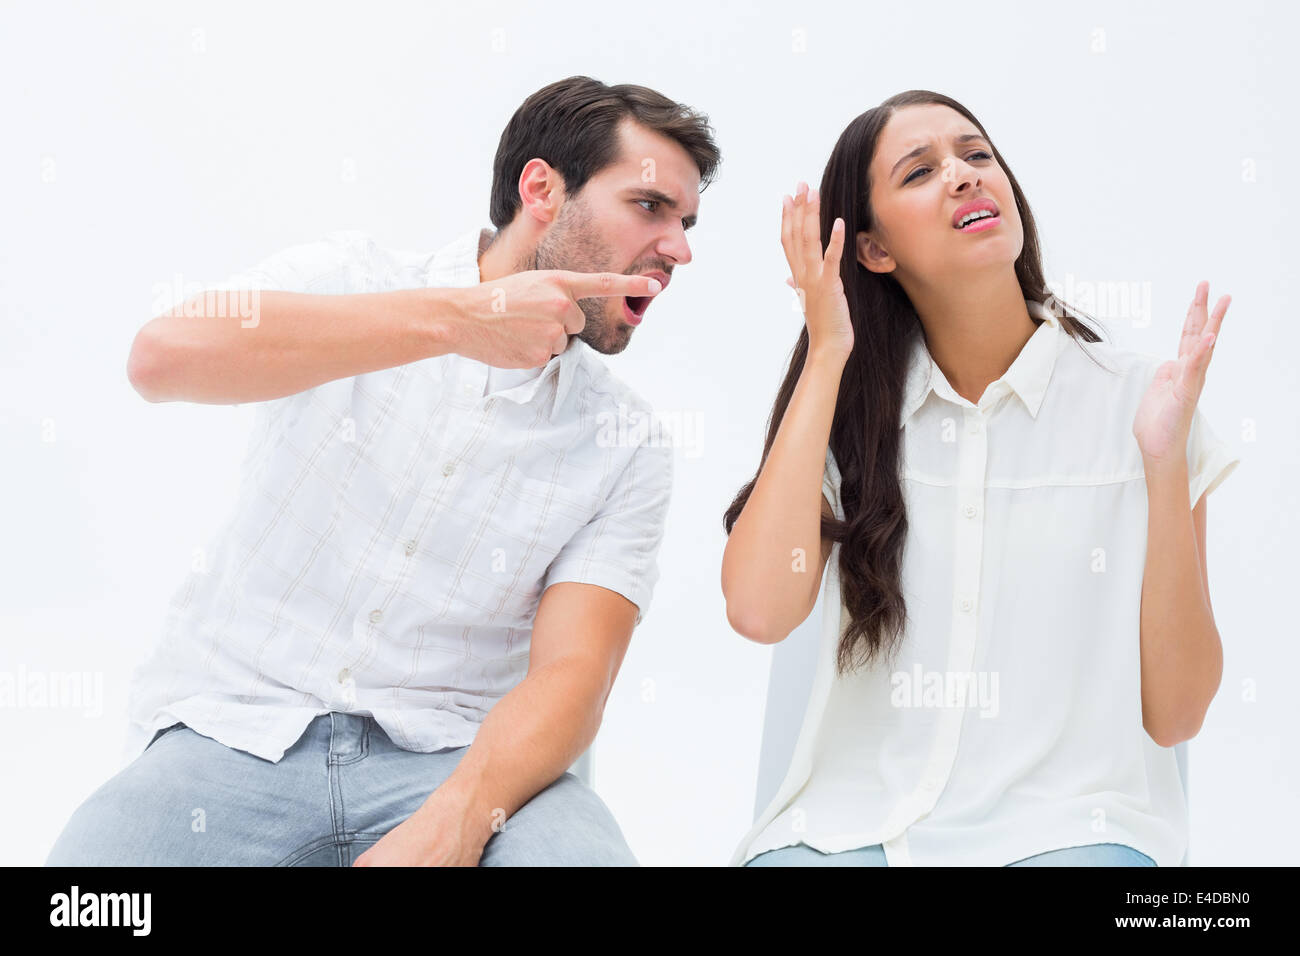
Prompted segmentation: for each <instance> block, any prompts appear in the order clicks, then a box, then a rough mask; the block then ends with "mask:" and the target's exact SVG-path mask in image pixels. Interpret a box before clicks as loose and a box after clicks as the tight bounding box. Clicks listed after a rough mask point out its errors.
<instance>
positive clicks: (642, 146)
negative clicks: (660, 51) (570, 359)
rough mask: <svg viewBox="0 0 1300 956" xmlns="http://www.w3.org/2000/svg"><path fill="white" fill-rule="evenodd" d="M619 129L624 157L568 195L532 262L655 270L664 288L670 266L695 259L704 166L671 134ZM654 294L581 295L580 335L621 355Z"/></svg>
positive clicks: (577, 268) (630, 126)
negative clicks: (692, 231)
mask: <svg viewBox="0 0 1300 956" xmlns="http://www.w3.org/2000/svg"><path fill="white" fill-rule="evenodd" d="M619 133H620V140H621V142H622V152H621V154H620V157H619V159H618V160H617V161H616V162H613V163H611V164H609V165H608V166H606V167H605V168H604V169H602V170H601V171H600V172H598V173H596V174H595V175H594V176H592V177H591V178H590V179H589V180H587V182H586V184H585V185H584V186H583V187H582V190H581V191H580V192H579V193H578V194H577V195H576V196H570V197H567V198H566V199H565V201H564V204H563V205H562V206H561V207H560V211H559V213H558V214H557V215H556V217H555V221H554V222H553V223H552V224H551V226H550V228H549V229H547V231H546V233H545V234H544V235H543V236H542V238H541V241H540V242H539V243H538V246H537V257H536V266H535V267H536V268H538V269H568V270H571V271H574V272H621V273H624V274H627V275H653V276H655V277H656V278H657V279H658V280H659V281H660V282H661V283H662V284H663V286H664V288H665V289H667V287H668V280H669V278H670V277H671V276H672V273H673V269H674V268H675V267H676V266H678V265H680V264H682V263H686V262H690V261H691V249H690V245H689V244H688V243H687V241H686V230H687V229H689V228H690V227H691V226H692V225H694V224H695V217H696V214H697V211H698V209H699V204H700V200H699V192H700V172H699V169H698V168H697V167H696V165H695V162H694V161H693V160H692V159H691V157H690V154H689V153H687V152H686V150H685V149H684V148H683V147H682V146H681V145H680V144H679V143H677V142H676V141H674V140H672V139H669V138H668V137H666V136H663V135H661V134H659V133H655V132H653V131H651V130H648V129H646V128H645V127H643V126H641V125H639V124H637V123H635V122H633V121H631V120H628V119H625V120H624V121H623V123H622V125H621V126H620V128H619ZM661 294H662V293H661ZM651 301H652V299H651V298H645V299H627V298H624V297H622V296H610V297H605V298H594V299H579V300H578V306H579V308H581V309H582V311H583V314H584V315H585V316H586V320H587V322H586V325H585V326H584V328H583V330H582V331H581V332H579V333H578V337H579V338H580V339H582V340H583V341H584V342H586V343H587V344H588V345H590V346H591V347H592V348H593V349H595V350H596V351H597V352H601V353H603V354H605V355H614V354H617V353H619V352H621V351H623V349H625V348H626V347H627V343H628V340H629V339H631V337H632V330H633V329H634V328H636V326H637V325H639V324H640V323H641V319H642V317H644V315H645V314H646V312H647V311H648V310H649V307H650V303H651Z"/></svg>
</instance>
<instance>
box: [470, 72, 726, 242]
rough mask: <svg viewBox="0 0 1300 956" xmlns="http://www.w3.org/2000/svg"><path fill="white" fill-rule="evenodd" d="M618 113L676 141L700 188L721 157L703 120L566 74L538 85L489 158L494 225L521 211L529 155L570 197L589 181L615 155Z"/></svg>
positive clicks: (624, 88) (639, 92)
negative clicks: (542, 163) (544, 164)
mask: <svg viewBox="0 0 1300 956" xmlns="http://www.w3.org/2000/svg"><path fill="white" fill-rule="evenodd" d="M624 117H631V118H632V119H633V120H635V121H636V122H637V123H639V124H641V125H642V126H644V127H646V128H647V129H650V130H653V131H654V132H656V133H659V134H661V135H663V136H667V137H668V138H670V139H673V140H676V141H677V142H678V143H680V144H681V145H682V147H683V148H684V149H685V150H686V152H687V153H689V154H690V157H691V159H693V160H694V161H695V165H696V166H698V167H699V170H700V191H701V192H703V191H704V187H706V186H707V185H708V184H709V183H710V182H711V181H712V180H713V177H714V175H715V174H716V172H717V168H718V164H719V162H720V161H721V159H722V157H721V154H720V153H719V152H718V147H717V145H716V144H715V143H714V141H713V130H712V128H711V127H710V126H709V120H708V117H707V116H705V115H703V114H701V113H697V112H695V111H694V110H692V109H691V108H690V107H687V106H684V105H682V104H681V103H675V102H673V101H672V100H670V99H668V98H667V97H666V96H663V95H662V94H660V93H656V92H655V91H654V90H651V89H647V88H646V87H644V86H634V85H632V84H628V83H623V84H620V85H618V86H607V85H606V84H604V83H602V82H600V81H599V80H594V79H592V78H591V77H589V76H571V77H569V78H568V79H564V80H557V81H556V82H554V83H552V84H550V85H549V86H544V87H542V89H540V90H538V91H537V92H536V93H534V94H532V95H531V96H530V97H528V99H526V100H524V102H523V105H521V106H520V107H519V109H517V110H515V115H514V116H512V117H510V122H509V123H508V124H507V125H506V128H505V132H503V133H502V134H501V142H500V143H499V144H498V146H497V155H496V159H495V160H494V161H493V163H492V209H491V218H492V225H494V226H496V227H497V229H502V228H504V227H505V226H507V225H509V224H510V222H511V221H512V220H513V219H514V218H515V213H516V212H518V211H519V206H520V202H519V177H520V175H521V174H522V173H523V170H524V166H525V165H526V164H527V163H528V161H529V160H530V159H542V160H545V161H546V162H547V163H549V164H550V165H551V166H552V167H553V168H554V169H556V170H558V171H559V173H560V175H561V176H563V177H564V189H565V192H566V193H567V194H568V195H569V196H573V195H576V194H577V193H578V192H579V191H580V190H581V189H582V187H583V186H584V185H585V184H586V182H587V180H588V179H590V178H591V177H592V176H594V175H595V174H596V173H598V172H600V170H602V169H604V168H605V167H606V166H608V165H609V164H610V163H613V162H616V161H617V160H618V159H619V146H620V144H619V139H618V127H619V123H620V122H621V121H622V120H623V118H624Z"/></svg>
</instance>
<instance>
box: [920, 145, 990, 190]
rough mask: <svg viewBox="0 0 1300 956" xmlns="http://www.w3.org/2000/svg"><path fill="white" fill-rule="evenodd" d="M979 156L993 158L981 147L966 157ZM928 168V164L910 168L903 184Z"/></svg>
mask: <svg viewBox="0 0 1300 956" xmlns="http://www.w3.org/2000/svg"><path fill="white" fill-rule="evenodd" d="M979 157H982V158H984V159H992V158H993V157H992V156H990V155H989V154H988V153H986V152H984V150H982V149H980V150H976V151H975V152H973V153H971V154H970V155H969V156H967V157H966V158H967V159H976V158H979ZM929 168H930V167H929V166H917V167H916V169H914V170H912V171H911V172H910V173H908V174H907V178H906V179H904V180H903V185H907V184H908V183H910V182H911V181H912V180H913V179H915V178H916V174H917V173H921V172H925V171H927V170H928V169H929Z"/></svg>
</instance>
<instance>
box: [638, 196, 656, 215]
mask: <svg viewBox="0 0 1300 956" xmlns="http://www.w3.org/2000/svg"><path fill="white" fill-rule="evenodd" d="M636 201H637V202H639V203H643V202H648V203H649V204H650V205H652V206H654V207H655V209H658V208H659V200H658V199H638V200H636ZM654 211H655V210H654V209H647V210H646V212H654Z"/></svg>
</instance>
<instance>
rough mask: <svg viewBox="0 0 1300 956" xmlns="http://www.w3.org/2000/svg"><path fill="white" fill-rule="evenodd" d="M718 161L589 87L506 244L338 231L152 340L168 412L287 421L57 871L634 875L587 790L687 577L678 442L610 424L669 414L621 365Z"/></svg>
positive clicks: (182, 597) (214, 295)
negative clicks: (670, 585) (617, 712)
mask: <svg viewBox="0 0 1300 956" xmlns="http://www.w3.org/2000/svg"><path fill="white" fill-rule="evenodd" d="M718 162H719V154H718V150H717V147H716V146H715V145H714V142H713V140H712V136H711V131H710V129H709V126H708V123H707V119H706V118H705V117H703V116H700V115H697V114H695V113H693V112H692V111H690V110H689V109H687V108H685V107H683V106H681V105H680V104H677V103H674V102H672V101H671V100H668V99H666V98H665V97H663V96H661V95H660V94H658V93H656V92H654V91H652V90H648V89H645V88H644V87H638V86H630V85H622V86H614V87H609V86H606V85H605V84H603V83H600V82H598V81H596V80H593V79H591V78H588V77H571V78H569V79H566V80H562V81H559V82H557V83H553V84H551V85H550V86H547V87H545V88H544V89H542V90H540V91H538V92H537V93H535V94H533V95H532V96H530V97H529V98H528V99H527V100H526V101H525V102H524V103H523V105H522V106H521V107H520V108H519V110H518V111H517V112H516V113H515V115H514V117H513V118H512V119H511V121H510V123H509V125H508V126H507V127H506V130H505V132H504V134H503V135H502V138H501V142H500V145H499V147H498V150H497V155H496V160H495V163H494V169H493V185H492V199H491V221H492V224H493V226H494V227H496V231H495V232H494V231H493V230H491V229H482V230H479V229H475V230H474V231H473V232H471V233H468V234H466V235H464V236H462V237H461V238H460V239H459V240H457V241H456V242H454V243H452V244H451V245H449V246H447V247H445V248H444V249H442V250H440V251H439V252H437V253H436V254H434V255H432V256H430V255H428V254H414V253H408V252H399V251H395V250H390V249H384V248H381V247H379V246H377V245H376V244H375V243H374V242H373V241H372V240H371V239H370V238H369V237H367V236H365V235H361V234H359V233H335V234H333V235H331V236H330V237H328V238H326V239H325V240H322V241H319V242H314V243H308V244H305V245H302V246H296V247H293V248H290V249H287V250H285V251H283V252H281V253H279V254H277V255H275V256H272V257H271V258H270V259H268V260H266V261H265V262H263V263H262V264H260V265H259V266H258V267H257V268H256V269H254V270H253V271H252V272H250V273H245V274H242V275H238V276H235V277H234V278H233V279H232V280H231V281H230V282H228V283H226V284H224V286H222V287H219V288H217V289H214V290H209V291H208V292H206V293H204V294H203V295H202V296H201V297H199V298H200V299H201V300H202V301H196V300H191V301H190V302H187V303H186V304H185V305H184V306H181V307H178V308H177V309H174V310H173V311H172V312H171V313H168V314H165V315H160V316H158V317H157V318H155V319H153V320H152V321H150V322H149V323H148V324H147V325H145V326H144V328H142V329H141V331H140V333H139V334H138V335H137V337H136V341H135V343H134V344H133V347H132V351H131V356H130V359H129V362H128V374H129V376H130V379H131V381H132V383H133V385H134V386H135V388H136V389H137V390H138V391H140V392H141V394H142V395H144V396H145V397H146V398H147V399H149V400H150V401H154V402H158V401H175V400H182V401H194V402H206V403H242V402H257V403H258V405H257V418H256V423H255V426H254V432H253V436H252V439H251V442H250V446H249V452H248V458H247V461H246V465H247V469H248V470H247V472H246V475H245V479H244V484H243V488H242V490H241V494H240V498H239V502H238V505H237V507H236V509H235V511H234V513H233V515H232V517H231V518H230V520H229V522H228V524H227V525H226V526H225V528H224V529H223V531H222V533H221V535H220V536H219V537H218V539H217V540H216V541H215V542H214V543H213V545H212V546H211V547H210V548H209V549H208V551H207V552H206V558H205V561H204V562H203V564H204V565H206V566H205V567H203V569H202V570H196V571H195V572H194V573H192V574H191V575H190V576H189V578H188V580H187V581H186V583H185V584H184V585H183V586H182V587H181V588H180V589H179V590H178V591H177V592H176V595H175V597H174V598H173V601H172V605H171V608H170V609H169V613H168V615H167V625H166V631H165V634H164V640H163V641H162V642H161V644H160V646H159V648H158V649H157V651H156V652H155V654H154V655H153V656H152V658H151V659H150V660H149V661H147V662H146V663H145V664H144V665H142V666H141V667H140V668H139V669H138V670H137V671H136V672H135V674H134V675H133V678H132V687H131V718H132V734H133V735H134V740H133V749H134V748H135V747H139V746H141V745H143V747H144V750H143V752H142V753H140V754H139V755H138V756H137V757H136V758H135V759H134V760H133V761H132V762H131V763H130V764H129V765H128V766H127V767H126V768H125V769H123V770H122V771H121V772H120V773H119V774H117V775H116V776H115V777H113V778H112V779H110V780H109V781H108V782H107V783H105V784H104V785H103V786H102V787H100V788H99V790H97V791H96V792H95V793H94V794H92V795H91V796H90V797H89V798H88V799H87V800H86V801H85V803H83V804H82V806H81V807H80V808H79V809H78V810H77V811H76V813H74V815H73V817H72V819H71V820H70V821H69V823H68V825H67V826H66V828H65V829H64V832H63V833H62V835H61V836H60V837H59V839H58V841H57V842H56V844H55V846H54V848H53V850H52V851H51V853H50V856H49V858H48V860H47V865H65V864H70V865H100V864H127V865H131V864H135V865H168V864H196V865H323V866H338V865H342V866H347V865H352V864H354V863H355V864H357V865H389V864H399V865H401V864H408V865H410V864H413V865H440V864H451V865H457V864H460V865H474V864H482V865H520V864H538V865H550V864H577V865H636V859H635V857H634V856H633V854H632V853H631V851H630V850H629V848H628V846H627V844H626V842H625V841H624V839H623V836H622V833H621V831H620V829H619V827H618V825H617V823H616V822H615V820H614V818H613V816H612V815H611V814H610V812H609V810H608V809H607V808H606V807H605V805H604V804H603V803H602V802H601V800H600V799H599V798H598V797H597V796H596V795H595V793H594V792H593V791H591V790H590V788H588V787H587V786H586V785H585V784H584V783H583V782H582V781H581V780H579V778H578V777H576V776H575V775H573V774H572V773H566V772H565V771H566V768H568V767H569V766H570V765H572V764H573V762H574V761H575V759H577V758H578V757H579V756H580V755H581V754H582V753H583V752H584V751H585V750H586V749H587V748H588V746H589V745H590V743H591V742H592V740H593V739H594V737H595V734H596V731H597V729H598V727H599V725H600V721H601V716H602V712H603V708H604V704H605V701H606V700H607V698H608V695H609V691H610V688H611V686H612V683H613V680H614V677H615V675H616V674H617V672H618V668H619V665H620V664H621V662H622V659H623V655H624V652H625V650H626V648H627V645H628V642H629V639H630V637H631V633H632V630H633V628H634V627H635V625H636V624H639V623H640V622H641V620H642V619H643V617H644V615H645V612H646V608H647V606H648V603H649V600H650V596H651V592H652V589H653V587H654V584H655V582H656V581H657V579H658V569H657V563H656V557H657V553H658V549H659V543H660V540H661V538H662V534H663V522H664V517H665V513H666V510H667V506H668V501H669V495H670V491H671V486H672V451H671V449H670V448H666V447H662V446H656V445H653V444H651V443H649V442H648V441H640V442H639V443H637V444H636V445H635V447H623V445H631V444H632V443H631V442H622V443H618V442H615V443H614V444H613V446H611V442H610V441H609V440H608V438H607V437H605V438H602V437H601V435H602V428H605V426H604V425H603V424H602V423H603V422H604V421H605V420H606V419H607V418H608V417H609V416H610V415H613V414H626V413H627V412H626V410H627V409H628V408H631V409H632V410H633V411H638V412H642V413H644V414H646V415H648V414H649V409H648V408H647V407H646V404H645V402H644V401H643V400H642V399H641V398H640V397H639V396H638V395H636V393H634V392H633V391H631V390H630V389H629V388H628V387H627V386H626V385H624V384H623V383H621V382H620V381H619V380H618V379H616V378H615V377H614V376H613V375H612V374H611V373H610V372H609V370H608V369H607V367H606V366H605V365H604V363H602V362H600V361H599V360H598V359H596V358H595V357H594V356H593V355H592V354H591V353H592V351H593V350H594V351H595V352H600V353H604V354H614V353H617V352H621V351H622V350H623V349H624V348H626V346H627V344H628V342H629V341H630V339H631V336H632V330H633V329H634V328H635V326H636V325H638V324H640V322H641V321H642V318H643V317H644V315H645V314H646V311H647V309H648V307H649V305H650V302H651V300H652V299H653V297H654V296H655V295H656V294H657V293H658V292H659V291H661V290H662V288H663V287H666V286H667V284H668V282H669V280H670V278H671V276H672V273H673V270H674V268H675V267H676V266H677V265H680V264H683V263H687V262H689V261H690V258H691V253H690V249H689V247H688V244H687V238H686V230H687V229H689V228H690V226H691V225H692V224H693V223H694V222H695V218H696V214H697V209H698V205H699V193H700V192H701V190H702V189H703V188H704V187H705V186H707V185H708V182H709V181H710V180H711V179H712V177H713V175H714V173H715V171H716V168H717V165H718ZM250 303H251V306H252V307H251V308H249V307H248V306H249V304H250ZM196 313H197V314H198V316H199V317H198V318H196V317H195V315H196ZM620 405H621V406H622V407H620ZM604 434H606V435H607V428H605V432H604ZM146 741H147V743H146Z"/></svg>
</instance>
